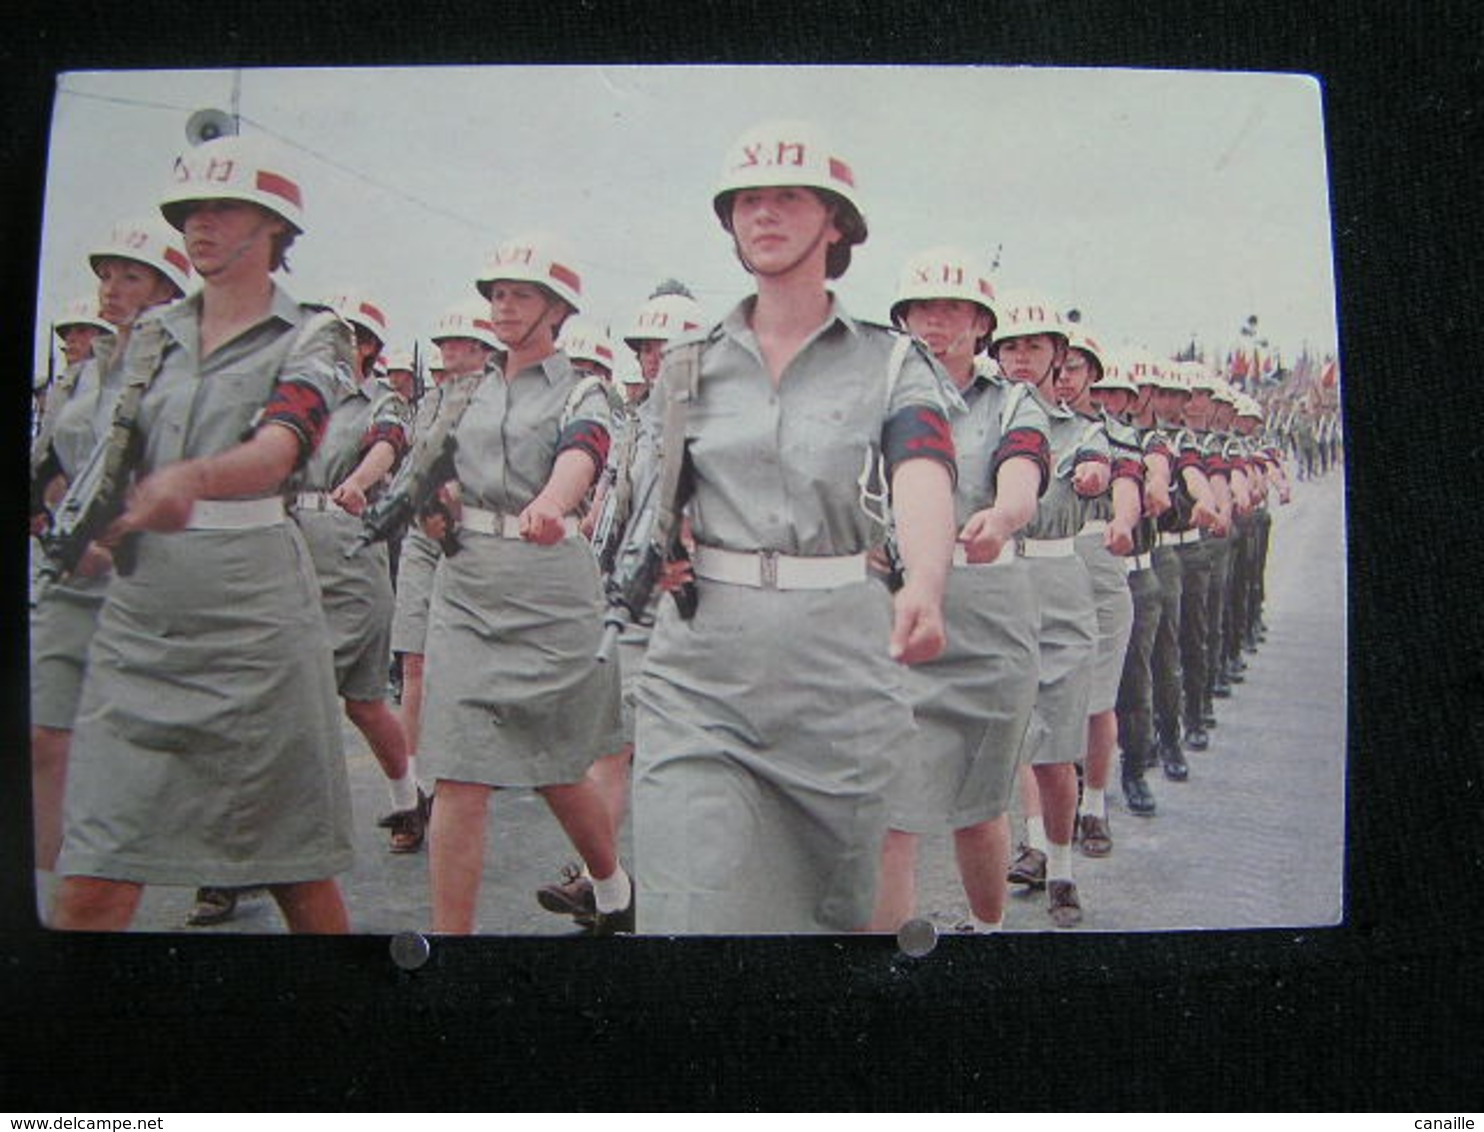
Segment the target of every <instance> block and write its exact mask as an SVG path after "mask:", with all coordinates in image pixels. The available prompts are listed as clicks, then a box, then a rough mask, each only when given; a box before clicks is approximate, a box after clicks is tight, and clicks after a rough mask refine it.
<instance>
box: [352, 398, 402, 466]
mask: <svg viewBox="0 0 1484 1132" xmlns="http://www.w3.org/2000/svg"><path fill="white" fill-rule="evenodd" d="M411 426H412V406H411V405H409V404H408V403H407V402H406V401H404V400H402V398H401V397H399V396H397V392H396V390H394V389H393V388H392V387H391V386H390V385H387V384H386V383H385V382H380V381H378V382H377V388H376V400H375V401H373V402H372V404H371V423H370V424H369V425H368V426H367V427H366V435H365V436H363V437H362V438H361V458H362V459H364V458H365V455H366V453H367V452H369V451H371V449H372V448H373V447H375V446H376V445H377V444H379V443H380V442H382V441H386V442H387V443H388V444H390V445H391V446H392V451H393V452H394V453H395V454H396V460H395V461H394V463H393V464H392V470H393V471H395V470H396V467H397V464H400V463H401V462H402V457H404V456H405V455H407V449H408V448H409V446H410V444H411V432H412V430H411Z"/></svg>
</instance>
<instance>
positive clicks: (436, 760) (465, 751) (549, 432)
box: [422, 236, 633, 933]
mask: <svg viewBox="0 0 1484 1132" xmlns="http://www.w3.org/2000/svg"><path fill="white" fill-rule="evenodd" d="M478 286H479V289H480V291H481V292H482V293H483V294H484V295H485V296H486V297H487V298H488V299H489V300H490V304H491V307H490V321H491V323H492V324H493V326H494V328H495V333H496V334H497V335H498V337H499V339H500V341H501V342H502V343H503V344H504V345H505V348H506V350H507V351H508V352H507V355H506V360H505V363H504V365H503V367H502V368H498V369H497V368H491V369H489V370H487V371H486V373H485V375H484V377H483V379H482V380H481V381H480V383H479V385H478V388H477V390H476V391H475V392H474V394H473V398H472V400H470V401H468V402H467V409H466V410H464V411H463V413H462V416H461V417H460V419H459V421H458V423H457V429H456V432H455V434H454V436H455V451H454V457H453V464H454V470H455V473H456V476H457V481H458V490H459V500H460V516H459V524H460V529H459V540H460V544H461V546H460V549H458V551H457V553H452V554H446V555H445V556H444V558H443V560H442V561H441V562H440V563H439V566H438V572H437V575H436V577H435V579H434V583H433V599H432V607H431V610H430V614H429V628H428V650H427V701H426V713H425V716H424V730H423V744H422V746H423V750H422V754H423V756H424V758H425V759H426V761H427V765H428V770H429V772H430V773H431V774H433V775H434V777H435V779H436V783H437V786H436V803H435V805H434V806H433V821H432V839H433V841H432V851H431V863H432V883H433V929H434V930H435V931H440V932H456V933H468V932H472V931H473V930H475V912H476V907H477V902H478V895H479V882H480V877H481V874H482V872H483V867H484V845H485V827H486V815H487V812H488V809H489V798H490V792H491V790H492V789H494V788H498V787H506V786H528V787H535V788H536V789H538V790H540V791H541V793H542V795H543V796H544V797H545V799H546V802H547V804H548V805H549V806H550V807H551V810H552V813H554V814H555V815H556V817H557V819H558V821H560V822H561V824H562V827H563V829H565V830H566V832H567V836H568V837H569V838H570V839H571V841H572V844H573V847H574V848H575V849H576V850H577V852H578V854H579V855H580V856H581V857H582V859H583V860H584V861H585V862H586V863H587V866H588V870H589V872H590V873H591V875H592V877H593V887H594V899H595V903H596V906H597V912H598V916H599V924H598V930H599V931H604V930H611V931H618V930H632V926H633V922H632V916H633V897H632V890H631V886H630V882H629V878H628V874H627V873H626V872H625V870H624V869H623V868H622V866H620V864H619V861H618V854H617V849H616V837H615V834H614V830H613V825H612V822H611V821H610V819H609V817H608V813H607V811H606V810H605V809H604V807H603V803H602V799H601V798H600V797H599V795H598V793H597V791H596V790H595V789H594V788H593V786H592V784H591V783H590V782H589V781H588V780H587V778H586V777H585V774H586V772H587V769H588V767H590V766H591V765H592V762H593V760H594V759H596V758H597V757H598V756H599V755H604V754H609V753H611V752H613V751H614V750H617V749H618V746H619V709H618V698H619V688H618V674H617V673H616V672H614V671H613V670H612V669H611V668H609V667H607V666H605V665H600V664H598V663H597V662H596V660H595V659H594V654H595V653H596V651H597V647H598V642H599V640H600V637H601V634H602V626H601V613H602V607H601V604H600V601H599V590H598V575H597V567H596V564H595V563H594V561H593V554H592V550H591V548H590V547H589V546H588V544H587V542H586V540H584V539H581V538H576V537H573V536H574V535H576V533H577V519H576V512H577V510H578V508H579V507H580V506H581V504H582V500H583V497H584V496H585V495H586V494H587V491H588V489H589V488H590V487H591V486H592V483H593V481H594V479H596V478H597V475H598V473H599V472H600V471H601V470H602V468H603V464H604V461H605V460H606V458H607V454H608V419H609V417H608V396H607V394H606V393H605V392H604V390H603V389H602V387H601V383H599V382H597V381H596V380H594V379H591V378H586V379H580V378H579V377H578V375H577V373H576V372H575V371H574V370H573V369H572V365H571V363H570V362H569V361H568V360H567V357H566V355H564V354H562V353H561V352H560V351H559V350H557V348H556V340H557V335H558V333H559V331H560V329H561V326H562V323H563V321H565V320H566V318H567V317H568V316H569V315H572V314H575V313H577V311H578V308H579V306H580V304H581V298H580V296H581V288H582V280H581V276H580V274H579V273H578V271H577V268H576V266H575V265H574V263H573V261H572V258H571V257H570V256H569V255H568V254H567V253H566V251H565V249H563V248H562V247H561V246H560V245H559V244H558V243H556V242H555V241H553V240H552V238H551V237H549V236H527V237H520V238H516V239H512V240H510V241H507V242H506V243H504V244H502V245H500V247H498V248H497V249H496V250H495V251H494V253H493V254H492V255H491V256H490V258H489V261H488V262H487V264H486V266H485V269H484V272H483V274H481V276H480V277H479V279H478ZM444 357H445V360H448V357H447V350H446V349H445V351H444ZM445 388H451V387H448V386H446V387H445ZM446 404H447V402H446Z"/></svg>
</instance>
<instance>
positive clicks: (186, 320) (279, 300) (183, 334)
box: [160, 282, 303, 344]
mask: <svg viewBox="0 0 1484 1132" xmlns="http://www.w3.org/2000/svg"><path fill="white" fill-rule="evenodd" d="M205 301H206V300H205V293H204V292H202V291H193V292H191V294H189V295H187V296H186V297H185V298H183V299H179V300H177V301H176V302H173V303H171V304H170V305H169V306H167V307H165V308H164V309H163V310H161V312H160V325H161V326H162V327H164V329H165V331H166V333H168V334H169V335H170V336H171V337H172V338H174V339H175V340H176V341H177V342H180V343H182V344H185V343H188V342H197V341H199V334H198V333H197V329H198V327H199V326H200V324H201V311H202V308H203V306H204V304H205ZM302 309H303V308H302V307H300V305H299V301H298V300H297V299H295V298H294V297H293V296H292V295H290V294H289V293H288V292H287V291H285V290H284V289H283V288H282V287H280V286H279V285H278V283H277V282H275V283H274V284H273V294H272V295H271V296H270V297H269V300H268V313H267V314H265V315H264V316H263V318H262V319H261V320H260V321H259V322H258V324H257V325H259V326H261V325H262V324H263V323H264V322H267V321H268V320H269V319H278V320H279V321H280V322H282V323H284V324H285V325H288V326H293V325H294V324H295V323H297V322H298V321H299V319H300V318H301V317H302V314H301V312H302Z"/></svg>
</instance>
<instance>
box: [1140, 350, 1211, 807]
mask: <svg viewBox="0 0 1484 1132" xmlns="http://www.w3.org/2000/svg"><path fill="white" fill-rule="evenodd" d="M1176 365H1177V363H1174V362H1163V363H1161V364H1160V367H1159V371H1160V372H1159V374H1158V375H1157V381H1158V382H1159V384H1158V385H1156V387H1155V390H1154V397H1153V405H1154V417H1155V421H1156V424H1157V425H1158V427H1159V428H1161V429H1162V430H1163V431H1164V432H1165V434H1166V436H1167V437H1168V438H1169V446H1170V452H1171V455H1172V458H1173V460H1174V469H1173V480H1172V483H1171V488H1172V490H1171V494H1170V500H1171V506H1170V509H1169V510H1168V511H1166V512H1165V513H1164V514H1163V515H1161V516H1160V517H1159V544H1158V545H1157V546H1156V547H1155V549H1154V569H1155V572H1156V573H1157V574H1158V575H1159V585H1160V602H1161V608H1160V622H1159V629H1158V631H1157V632H1156V633H1155V637H1154V654H1153V658H1152V660H1151V664H1152V667H1153V672H1154V728H1155V733H1156V736H1157V746H1156V749H1157V752H1158V756H1159V761H1160V764H1161V765H1162V767H1163V769H1164V775H1165V777H1166V778H1167V779H1169V780H1170V781H1171V782H1184V781H1185V780H1186V779H1187V778H1189V777H1190V766H1189V764H1188V763H1187V762H1186V760H1185V752H1184V751H1183V750H1182V749H1181V746H1180V738H1181V736H1180V721H1181V717H1182V715H1183V714H1185V712H1184V709H1183V707H1182V705H1183V704H1184V701H1185V687H1186V686H1187V684H1188V680H1187V677H1186V675H1185V672H1184V669H1183V662H1182V653H1181V647H1180V638H1181V625H1182V620H1183V610H1184V608H1185V606H1186V605H1187V604H1188V602H1187V594H1186V587H1185V582H1186V578H1185V566H1186V561H1185V558H1184V557H1183V556H1182V555H1181V553H1180V551H1181V548H1182V547H1185V546H1189V545H1192V544H1195V543H1197V542H1198V540H1199V539H1200V537H1201V533H1200V531H1201V528H1202V527H1207V526H1211V525H1212V524H1214V523H1215V522H1216V521H1217V517H1216V500H1215V495H1214V494H1213V493H1212V491H1211V484H1210V482H1209V481H1208V480H1207V479H1206V473H1205V471H1204V470H1203V468H1202V466H1201V454H1200V445H1199V444H1198V443H1197V441H1196V438H1195V435H1194V434H1193V433H1192V432H1191V431H1190V430H1189V429H1187V428H1186V427H1185V425H1184V415H1185V405H1186V403H1187V402H1188V401H1189V400H1190V396H1191V391H1190V386H1189V384H1188V383H1187V382H1186V380H1185V378H1184V377H1182V375H1181V374H1180V373H1179V372H1178V371H1177V369H1176ZM1198 580H1199V575H1198V574H1197V581H1198ZM1194 593H1195V591H1194V589H1192V591H1191V594H1192V595H1194ZM1189 600H1190V601H1194V600H1196V599H1195V597H1194V596H1191V597H1190V598H1189Z"/></svg>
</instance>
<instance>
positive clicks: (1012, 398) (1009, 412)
mask: <svg viewBox="0 0 1484 1132" xmlns="http://www.w3.org/2000/svg"><path fill="white" fill-rule="evenodd" d="M962 397H963V402H964V406H965V407H964V411H963V412H960V413H956V414H955V415H954V416H953V418H952V421H953V446H954V451H955V453H956V455H957V457H958V482H957V483H956V484H955V485H954V489H953V514H954V519H955V520H956V522H957V524H958V526H959V528H960V529H962V528H963V525H964V524H965V523H967V522H968V521H969V518H970V517H971V516H972V515H974V513H975V512H978V511H983V510H984V509H985V508H986V507H990V506H992V505H993V504H994V501H995V484H994V476H995V473H996V472H997V471H998V469H999V460H998V459H997V457H998V455H999V449H1000V443H1001V441H1003V440H1004V439H1005V437H1006V435H1008V434H1009V433H1011V432H1013V431H1016V430H1029V431H1032V432H1036V433H1039V434H1040V435H1041V436H1043V437H1047V438H1048V445H1049V430H1050V427H1051V425H1050V422H1049V421H1048V420H1047V419H1046V410H1045V409H1043V408H1042V407H1041V403H1040V402H1039V401H1038V400H1037V399H1036V398H1035V397H1034V396H1033V395H1032V394H1031V391H1030V390H1029V389H1027V388H1025V387H1024V386H1021V385H1017V384H1016V383H1014V382H1012V381H1008V380H1006V379H1005V378H1003V377H998V376H990V375H987V374H980V375H979V376H977V377H975V378H974V380H973V381H972V382H970V383H969V387H968V388H967V389H965V390H964V391H963V393H962Z"/></svg>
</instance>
